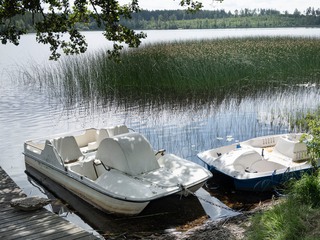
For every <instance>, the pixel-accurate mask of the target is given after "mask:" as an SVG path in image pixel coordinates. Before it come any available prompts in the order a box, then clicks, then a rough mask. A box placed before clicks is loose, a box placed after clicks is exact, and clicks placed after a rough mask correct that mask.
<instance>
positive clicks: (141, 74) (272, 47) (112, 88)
mask: <svg viewBox="0 0 320 240" xmlns="http://www.w3.org/2000/svg"><path fill="white" fill-rule="evenodd" d="M317 52H320V39H310V38H287V37H284V38H283V37H281V38H280V37H264V38H239V39H219V40H194V41H187V42H173V43H158V44H153V45H147V46H144V47H141V48H139V49H136V50H131V51H125V52H124V53H123V55H122V57H121V63H120V64H118V63H115V62H113V61H110V60H109V59H108V56H107V54H106V53H105V52H99V53H95V54H87V55H85V56H82V57H73V58H67V59H66V60H63V61H61V62H59V63H58V64H57V65H56V66H55V67H54V68H50V69H45V70H39V69H38V70H36V71H35V72H36V75H37V76H34V73H31V74H29V75H30V76H31V78H33V79H39V82H41V84H43V85H48V86H50V91H56V92H59V93H60V94H62V95H63V96H64V97H65V99H68V100H67V101H71V102H74V101H79V100H83V99H87V100H88V99H89V100H90V99H94V98H95V99H100V100H107V101H110V100H114V99H116V100H117V101H118V102H124V103H127V102H138V103H139V102H140V103H141V102H143V103H149V102H150V103H158V104H159V105H161V104H163V103H166V102H185V103H187V104H188V103H190V102H191V101H192V102H197V101H198V102H208V101H212V100H218V101H221V100H222V99H224V98H225V97H226V96H228V97H230V96H231V97H232V96H237V97H243V96H248V95H254V94H259V93H261V92H266V91H269V90H271V91H274V90H275V89H283V88H284V87H287V86H288V85H290V86H295V85H296V84H301V83H307V82H311V83H314V82H315V83H319V80H320V55H319V54H316V53H317ZM37 71H38V73H37ZM39 71H40V72H42V73H40V74H39Z"/></svg>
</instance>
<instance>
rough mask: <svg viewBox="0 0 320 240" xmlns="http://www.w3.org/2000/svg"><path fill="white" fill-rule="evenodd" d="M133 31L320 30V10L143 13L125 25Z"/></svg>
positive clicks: (170, 11)
mask: <svg viewBox="0 0 320 240" xmlns="http://www.w3.org/2000/svg"><path fill="white" fill-rule="evenodd" d="M122 23H123V24H124V25H126V26H128V27H130V28H132V29H179V28H182V29H209V28H251V27H302V26H315V27H316V26H320V8H318V9H314V8H312V7H309V8H307V9H306V10H305V11H304V12H303V13H301V12H300V11H298V10H295V11H294V12H293V13H291V14H290V13H288V12H284V13H281V12H280V11H278V10H274V9H253V10H250V9H241V10H235V11H234V12H233V13H232V12H230V11H229V12H226V11H225V10H214V11H209V10H203V11H199V12H196V13H194V14H191V13H188V12H186V11H184V10H161V11H160V10H158V11H141V12H139V13H135V14H133V15H132V19H131V20H126V21H123V22H122Z"/></svg>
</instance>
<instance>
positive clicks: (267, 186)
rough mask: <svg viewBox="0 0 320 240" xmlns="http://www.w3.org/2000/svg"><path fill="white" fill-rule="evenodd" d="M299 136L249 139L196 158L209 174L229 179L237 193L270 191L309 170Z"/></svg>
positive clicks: (281, 135) (212, 150)
mask: <svg viewBox="0 0 320 240" xmlns="http://www.w3.org/2000/svg"><path fill="white" fill-rule="evenodd" d="M301 136H302V133H297V134H280V135H270V136H263V137H257V138H252V139H249V140H247V141H244V142H241V143H234V144H231V145H228V146H223V147H220V148H216V149H210V150H207V151H204V152H201V153H199V154H198V157H199V158H200V159H201V160H202V161H203V162H204V163H206V165H207V167H208V169H209V170H210V171H211V172H212V173H217V175H221V174H222V176H225V177H227V178H228V179H226V180H231V182H232V184H233V185H234V187H235V189H237V190H245V191H259V192H263V191H271V190H273V189H274V188H275V187H277V186H279V185H281V184H283V183H284V182H286V181H288V180H289V179H291V178H296V179H298V178H300V177H301V175H302V174H303V173H306V172H310V171H312V166H311V164H310V163H309V161H308V158H309V157H308V154H307V146H306V143H305V142H301V141H300V138H301ZM318 165H320V163H319V162H318ZM214 175H215V174H214Z"/></svg>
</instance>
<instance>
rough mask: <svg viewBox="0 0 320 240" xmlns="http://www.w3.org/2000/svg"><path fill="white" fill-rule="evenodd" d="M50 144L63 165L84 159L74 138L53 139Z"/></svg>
mask: <svg viewBox="0 0 320 240" xmlns="http://www.w3.org/2000/svg"><path fill="white" fill-rule="evenodd" d="M52 144H53V146H54V147H55V149H56V150H57V152H58V153H59V155H60V157H61V159H62V161H63V162H64V163H72V162H75V161H77V160H79V159H80V158H83V157H84V156H83V154H82V153H81V151H80V148H79V146H78V144H77V142H76V139H75V137H74V136H66V137H60V138H57V139H53V140H52Z"/></svg>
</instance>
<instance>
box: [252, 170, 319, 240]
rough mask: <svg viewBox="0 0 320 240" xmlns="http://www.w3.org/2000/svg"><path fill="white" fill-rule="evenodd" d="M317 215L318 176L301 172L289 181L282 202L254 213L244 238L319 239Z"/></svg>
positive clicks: (277, 239) (278, 239)
mask: <svg viewBox="0 0 320 240" xmlns="http://www.w3.org/2000/svg"><path fill="white" fill-rule="evenodd" d="M319 217H320V179H319V176H318V175H311V176H308V175H305V176H304V177H303V178H302V179H301V180H300V181H297V182H295V183H294V184H293V186H292V187H291V189H290V191H289V194H288V197H287V198H286V199H285V200H284V201H283V202H281V203H280V204H278V205H276V206H274V207H273V208H272V209H271V210H268V211H266V212H264V213H260V214H256V215H254V217H253V218H252V219H251V222H252V226H251V228H250V230H249V232H248V238H247V239H248V240H251V239H254V240H257V239H263V240H266V239H274V240H286V239H292V240H295V239H296V240H302V239H308V240H311V239H314V240H315V239H319V238H320V222H319Z"/></svg>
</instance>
